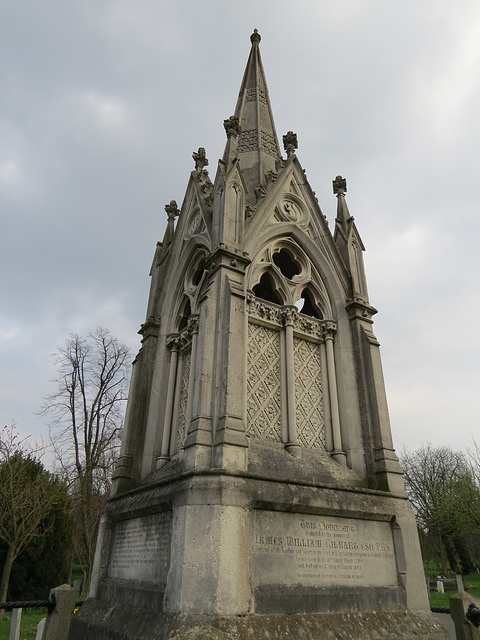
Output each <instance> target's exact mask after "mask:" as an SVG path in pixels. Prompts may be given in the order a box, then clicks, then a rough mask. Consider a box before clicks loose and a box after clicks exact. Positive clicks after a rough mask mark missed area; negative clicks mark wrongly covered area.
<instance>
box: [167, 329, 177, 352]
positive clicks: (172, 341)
mask: <svg viewBox="0 0 480 640" xmlns="http://www.w3.org/2000/svg"><path fill="white" fill-rule="evenodd" d="M167 347H168V348H169V349H170V351H178V349H179V348H180V335H179V334H178V333H170V334H169V335H168V336H167Z"/></svg>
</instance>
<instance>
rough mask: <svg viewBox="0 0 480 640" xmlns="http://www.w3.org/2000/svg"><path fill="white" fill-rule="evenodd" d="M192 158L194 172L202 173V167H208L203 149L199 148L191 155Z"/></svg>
mask: <svg viewBox="0 0 480 640" xmlns="http://www.w3.org/2000/svg"><path fill="white" fill-rule="evenodd" d="M192 158H193V159H194V161H195V170H196V171H202V170H203V168H204V167H206V166H207V165H208V160H207V156H206V155H205V149H204V147H199V148H198V151H197V152H196V153H195V151H194V152H193V154H192Z"/></svg>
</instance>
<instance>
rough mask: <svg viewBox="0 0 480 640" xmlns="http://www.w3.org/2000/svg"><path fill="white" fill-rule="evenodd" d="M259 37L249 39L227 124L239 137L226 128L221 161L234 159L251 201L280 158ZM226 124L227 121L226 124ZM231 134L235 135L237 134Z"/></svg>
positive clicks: (254, 36)
mask: <svg viewBox="0 0 480 640" xmlns="http://www.w3.org/2000/svg"><path fill="white" fill-rule="evenodd" d="M260 39H261V38H260V34H259V33H258V31H257V30H256V29H255V31H254V32H253V34H252V35H251V37H250V40H251V43H252V48H251V50H250V55H249V58H248V61H247V66H246V69H245V73H244V75H243V80H242V84H241V87H240V92H239V94H238V101H237V106H236V108H235V113H234V116H233V117H232V118H230V121H236V122H238V125H239V130H237V131H238V133H239V135H231V127H230V128H227V125H226V127H225V128H226V129H227V136H228V142H227V146H226V148H225V154H224V157H223V159H224V161H225V162H229V160H232V159H233V158H232V156H233V157H238V158H239V160H240V167H241V169H242V173H243V176H244V179H245V184H246V186H247V189H248V196H247V199H248V200H251V199H252V197H253V196H254V193H255V190H256V189H258V188H259V187H262V186H264V185H265V176H266V175H267V174H269V173H270V172H272V171H273V172H275V171H276V169H277V166H276V165H277V161H278V160H280V159H281V152H280V146H279V144H278V138H277V133H276V131H275V123H274V121H273V115H272V109H271V106H270V98H269V95H268V89H267V82H266V80H265V72H264V70H263V65H262V59H261V57H260V48H259V43H260ZM226 122H228V121H226ZM237 131H235V133H237Z"/></svg>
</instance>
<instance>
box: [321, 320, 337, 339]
mask: <svg viewBox="0 0 480 640" xmlns="http://www.w3.org/2000/svg"><path fill="white" fill-rule="evenodd" d="M336 333H337V323H336V322H335V321H334V320H324V321H323V322H322V337H323V339H324V340H333V337H334V335H335V334H336Z"/></svg>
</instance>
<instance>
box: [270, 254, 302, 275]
mask: <svg viewBox="0 0 480 640" xmlns="http://www.w3.org/2000/svg"><path fill="white" fill-rule="evenodd" d="M273 261H274V263H275V264H276V265H277V267H278V268H279V269H280V271H281V272H282V274H283V275H284V276H285V278H288V279H289V280H291V279H292V278H293V276H297V275H298V274H299V273H300V272H301V270H302V269H301V267H300V265H299V264H298V262H296V261H295V260H294V258H293V257H292V254H291V253H290V251H287V250H286V249H281V250H280V251H279V252H278V253H274V254H273Z"/></svg>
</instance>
